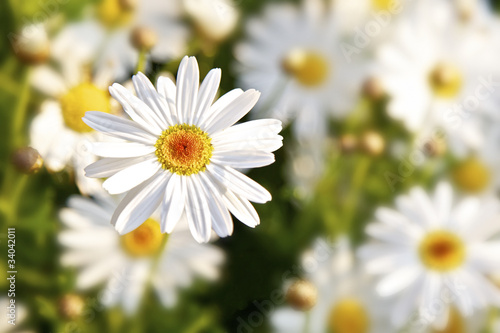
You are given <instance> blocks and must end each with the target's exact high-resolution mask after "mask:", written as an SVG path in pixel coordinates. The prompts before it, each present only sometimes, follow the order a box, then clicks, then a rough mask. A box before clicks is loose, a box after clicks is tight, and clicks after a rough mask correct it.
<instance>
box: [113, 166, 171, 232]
mask: <svg viewBox="0 0 500 333" xmlns="http://www.w3.org/2000/svg"><path fill="white" fill-rule="evenodd" d="M169 176H170V173H168V172H164V171H163V170H160V171H159V172H158V173H156V175H155V176H153V177H151V178H150V179H149V180H147V181H145V182H144V183H142V184H141V185H139V186H137V187H135V188H133V189H132V190H130V192H128V193H127V195H126V196H125V198H123V200H122V201H121V202H120V204H119V205H118V206H117V207H116V210H115V213H114V214H113V216H112V218H111V224H113V225H114V226H115V229H116V230H117V231H118V232H119V233H120V234H121V235H123V234H126V233H128V232H130V231H132V230H134V229H136V228H137V227H139V226H140V225H141V224H142V223H143V222H144V221H146V220H147V219H148V218H149V217H150V216H151V214H153V212H154V211H155V210H156V208H158V206H159V205H160V203H161V200H162V198H163V195H164V191H165V186H166V182H167V180H168V178H169Z"/></svg>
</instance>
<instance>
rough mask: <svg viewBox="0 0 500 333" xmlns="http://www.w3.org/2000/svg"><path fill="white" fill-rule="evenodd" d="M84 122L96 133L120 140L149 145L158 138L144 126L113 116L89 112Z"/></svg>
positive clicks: (86, 113)
mask: <svg viewBox="0 0 500 333" xmlns="http://www.w3.org/2000/svg"><path fill="white" fill-rule="evenodd" d="M82 120H83V122H84V123H85V124H87V125H89V126H90V127H92V128H93V129H95V130H96V131H99V132H103V133H105V134H108V135H111V136H114V137H116V138H119V139H123V140H129V141H134V142H139V143H144V144H147V145H151V144H154V143H155V142H156V140H157V139H158V137H156V136H154V135H152V134H151V133H150V132H148V131H146V130H145V129H144V128H143V127H142V126H140V125H138V124H136V123H134V122H133V121H130V120H128V119H123V118H120V117H117V116H114V115H112V114H108V113H104V112H99V111H87V112H85V117H83V118H82Z"/></svg>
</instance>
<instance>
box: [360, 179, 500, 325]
mask: <svg viewBox="0 0 500 333" xmlns="http://www.w3.org/2000/svg"><path fill="white" fill-rule="evenodd" d="M452 197H453V192H452V188H451V186H450V185H449V184H446V183H441V184H439V185H438V187H437V189H436V192H435V193H434V195H433V196H432V197H429V196H428V195H427V194H426V193H425V192H424V190H423V189H422V188H420V187H416V188H413V189H412V190H411V191H410V194H409V195H408V196H406V195H405V196H400V197H398V198H397V199H396V207H397V210H392V209H387V208H380V209H378V210H377V212H376V217H377V220H378V221H379V222H377V223H372V224H370V225H368V227H367V229H366V231H367V233H368V234H369V235H370V236H372V237H374V238H375V239H377V240H378V242H374V243H371V244H367V245H364V246H363V247H362V248H361V249H360V255H361V257H362V258H364V259H365V260H366V269H367V271H368V272H370V273H372V274H378V275H381V276H382V277H381V280H380V281H379V283H378V285H377V287H376V290H377V292H378V293H379V294H380V295H381V296H384V297H389V296H393V297H395V299H393V305H394V311H393V312H392V316H391V317H392V323H393V324H394V325H395V326H396V327H400V326H402V325H404V324H405V323H406V322H407V321H408V320H410V316H411V314H412V313H413V311H415V310H416V311H417V312H416V316H417V317H416V318H413V319H412V320H411V321H413V322H420V323H425V324H426V325H434V326H435V327H437V328H438V329H441V328H443V327H445V326H446V324H447V322H448V318H449V316H450V308H452V307H455V308H456V309H457V310H458V311H459V313H460V315H461V316H464V317H469V316H470V315H472V314H473V313H474V312H477V311H478V310H479V311H480V310H481V309H485V308H487V307H489V306H499V305H500V290H498V289H497V288H496V287H495V286H494V285H493V284H492V282H490V281H489V280H488V278H487V277H486V275H488V274H491V273H493V272H495V271H498V270H499V268H500V259H499V258H500V242H499V241H498V240H496V241H495V240H491V237H493V236H494V235H495V234H497V233H498V231H500V219H499V218H498V214H499V208H500V206H499V205H498V201H497V200H496V199H494V198H489V199H487V198H484V199H478V198H466V199H463V200H462V201H461V202H459V203H458V204H457V205H456V206H453V204H452V199H453V198H452Z"/></svg>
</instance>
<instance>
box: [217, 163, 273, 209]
mask: <svg viewBox="0 0 500 333" xmlns="http://www.w3.org/2000/svg"><path fill="white" fill-rule="evenodd" d="M207 170H208V171H209V172H210V174H212V175H213V176H214V177H215V178H216V179H217V180H218V181H219V182H220V183H222V184H223V185H224V186H225V187H227V188H228V189H230V190H231V191H233V192H234V193H236V194H239V195H241V196H243V197H245V198H247V199H248V200H250V201H253V202H257V203H265V202H267V201H270V200H271V193H269V192H268V191H267V190H266V189H265V188H264V187H262V186H261V185H260V184H258V183H257V182H255V181H254V180H252V179H250V178H248V177H247V176H245V175H244V174H242V173H241V172H239V171H236V170H234V169H233V168H231V167H225V166H220V165H217V164H213V163H211V164H209V165H208V166H207Z"/></svg>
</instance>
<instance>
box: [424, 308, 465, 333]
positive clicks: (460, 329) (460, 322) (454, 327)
mask: <svg viewBox="0 0 500 333" xmlns="http://www.w3.org/2000/svg"><path fill="white" fill-rule="evenodd" d="M465 332H466V330H465V322H464V318H463V317H462V316H461V315H460V313H459V312H458V311H457V310H456V309H455V308H451V310H450V317H449V318H448V323H447V324H446V326H445V328H443V329H442V330H436V329H433V330H432V333H465Z"/></svg>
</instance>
